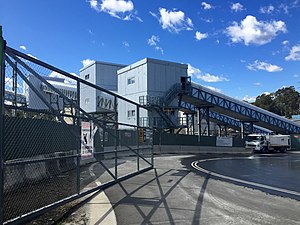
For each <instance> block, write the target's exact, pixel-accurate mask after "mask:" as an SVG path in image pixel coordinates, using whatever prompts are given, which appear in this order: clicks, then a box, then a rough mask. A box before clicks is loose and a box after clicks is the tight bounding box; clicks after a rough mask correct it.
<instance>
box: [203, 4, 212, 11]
mask: <svg viewBox="0 0 300 225" xmlns="http://www.w3.org/2000/svg"><path fill="white" fill-rule="evenodd" d="M201 5H202V7H203V9H205V10H209V9H212V8H213V6H212V5H211V4H209V3H207V2H202V3H201Z"/></svg>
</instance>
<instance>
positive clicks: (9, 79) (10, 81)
mask: <svg viewBox="0 0 300 225" xmlns="http://www.w3.org/2000/svg"><path fill="white" fill-rule="evenodd" d="M12 87H13V78H12V77H5V89H11V88H12Z"/></svg>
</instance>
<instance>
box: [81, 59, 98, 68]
mask: <svg viewBox="0 0 300 225" xmlns="http://www.w3.org/2000/svg"><path fill="white" fill-rule="evenodd" d="M94 62H95V60H91V59H84V60H82V61H81V63H82V66H83V67H86V66H88V65H90V64H92V63H94Z"/></svg>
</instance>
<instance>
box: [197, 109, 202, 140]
mask: <svg viewBox="0 0 300 225" xmlns="http://www.w3.org/2000/svg"><path fill="white" fill-rule="evenodd" d="M201 117H202V116H201V108H198V142H200V139H201V135H202V133H201Z"/></svg>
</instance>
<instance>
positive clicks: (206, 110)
mask: <svg viewBox="0 0 300 225" xmlns="http://www.w3.org/2000/svg"><path fill="white" fill-rule="evenodd" d="M205 113H206V123H207V136H210V123H209V107H206V109H205Z"/></svg>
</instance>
